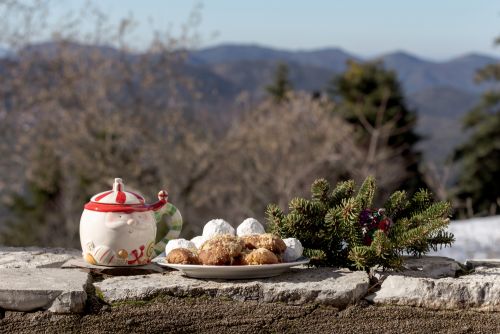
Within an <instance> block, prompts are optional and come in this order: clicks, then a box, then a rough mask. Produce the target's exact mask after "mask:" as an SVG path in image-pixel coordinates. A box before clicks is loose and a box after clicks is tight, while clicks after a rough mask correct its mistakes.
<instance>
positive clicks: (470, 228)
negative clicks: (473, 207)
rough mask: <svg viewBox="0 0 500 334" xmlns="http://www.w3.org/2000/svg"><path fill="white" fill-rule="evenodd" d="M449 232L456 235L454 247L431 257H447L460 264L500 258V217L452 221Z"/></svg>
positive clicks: (434, 253)
mask: <svg viewBox="0 0 500 334" xmlns="http://www.w3.org/2000/svg"><path fill="white" fill-rule="evenodd" d="M448 231H449V232H451V233H453V234H454V235H455V242H454V243H453V246H452V247H447V248H442V249H441V250H439V251H437V252H433V253H431V254H429V255H438V256H447V257H451V258H453V259H455V260H457V261H460V262H463V261H465V260H467V259H493V258H496V259H498V258H500V216H493V217H485V218H473V219H467V220H456V221H452V222H451V223H450V226H449V228H448Z"/></svg>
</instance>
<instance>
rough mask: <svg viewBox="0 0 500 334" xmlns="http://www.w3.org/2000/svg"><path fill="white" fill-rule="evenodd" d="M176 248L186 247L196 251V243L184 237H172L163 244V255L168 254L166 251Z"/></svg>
mask: <svg viewBox="0 0 500 334" xmlns="http://www.w3.org/2000/svg"><path fill="white" fill-rule="evenodd" d="M176 248H186V249H190V250H193V251H196V245H195V244H194V243H192V242H191V241H189V240H186V239H173V240H170V241H169V242H168V243H167V245H166V246H165V257H166V256H168V253H170V252H171V251H172V250H174V249H176Z"/></svg>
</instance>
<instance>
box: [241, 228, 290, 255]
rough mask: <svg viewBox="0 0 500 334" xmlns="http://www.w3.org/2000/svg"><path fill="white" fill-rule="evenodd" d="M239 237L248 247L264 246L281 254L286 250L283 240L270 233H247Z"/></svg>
mask: <svg viewBox="0 0 500 334" xmlns="http://www.w3.org/2000/svg"><path fill="white" fill-rule="evenodd" d="M241 239H242V240H243V242H244V243H245V247H246V248H248V249H256V248H265V249H268V250H270V251H271V252H273V253H277V254H281V253H283V252H284V251H285V250H286V245H285V243H284V242H283V240H281V238H280V237H278V236H276V235H273V234H271V233H265V234H255V235H247V236H244V237H241Z"/></svg>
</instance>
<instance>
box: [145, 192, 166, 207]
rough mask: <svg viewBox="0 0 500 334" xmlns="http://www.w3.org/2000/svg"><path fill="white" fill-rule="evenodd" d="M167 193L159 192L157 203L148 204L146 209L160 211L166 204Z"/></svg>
mask: <svg viewBox="0 0 500 334" xmlns="http://www.w3.org/2000/svg"><path fill="white" fill-rule="evenodd" d="M167 200H168V193H167V192H166V191H165V190H160V192H159V193H158V202H155V203H153V204H150V205H149V206H148V208H149V209H150V210H153V211H158V210H160V209H161V208H162V207H163V206H164V205H165V204H167Z"/></svg>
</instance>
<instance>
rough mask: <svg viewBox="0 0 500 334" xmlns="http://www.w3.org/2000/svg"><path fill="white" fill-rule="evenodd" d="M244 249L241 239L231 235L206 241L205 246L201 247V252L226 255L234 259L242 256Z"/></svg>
mask: <svg viewBox="0 0 500 334" xmlns="http://www.w3.org/2000/svg"><path fill="white" fill-rule="evenodd" d="M243 248H244V244H243V241H242V240H241V239H240V238H238V237H235V236H233V235H229V234H221V235H216V236H215V237H213V238H211V239H209V240H207V241H205V242H204V243H203V245H201V247H200V250H211V251H217V252H219V253H226V254H227V255H228V256H229V257H231V258H233V257H236V256H238V255H240V253H241V251H242V250H243Z"/></svg>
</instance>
